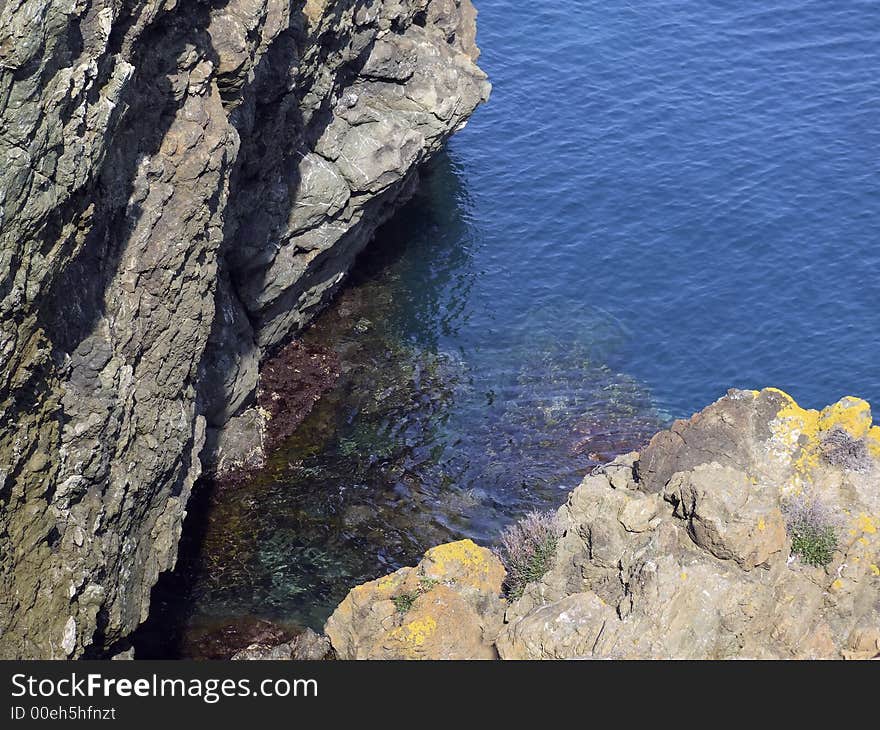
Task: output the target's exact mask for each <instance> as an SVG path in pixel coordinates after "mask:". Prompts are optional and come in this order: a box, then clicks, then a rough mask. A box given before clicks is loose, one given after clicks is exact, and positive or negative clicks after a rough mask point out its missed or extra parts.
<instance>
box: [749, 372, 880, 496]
mask: <svg viewBox="0 0 880 730" xmlns="http://www.w3.org/2000/svg"><path fill="white" fill-rule="evenodd" d="M764 392H767V393H775V394H777V395H779V396H781V397H782V399H783V405H782V407H781V408H780V409H779V410H778V411H777V413H776V418H775V419H774V420H773V421H772V422H771V424H770V428H771V432H772V436H773V438H772V441H773V443H774V445H775V446H776V451H777V453H780V454H782V455H785V456H788V457H789V458H790V459H791V460H792V467H793V469H794V477H793V484H792V486H794V487H795V489H796V490H798V491H799V490H800V488H802V487H803V486H804V485H805V484H806V483H807V482H809V481H811V480H812V476H813V472H814V471H815V470H816V469H817V468H818V467H819V466H820V465H821V464H822V454H823V437H824V436H825V435H826V434H829V433H831V432H832V431H835V430H841V431H844V432H845V433H846V434H848V435H849V436H850V437H852V438H853V439H854V440H856V441H860V440H864V441H865V444H866V446H867V448H868V451H869V453H871V454H872V455H874V456H880V427H877V426H873V427H872V417H871V406H870V404H869V403H868V402H867V401H864V400H862V399H861V398H855V397H853V396H846V397H845V398H841V399H840V400H839V401H838V402H837V403H834V404H832V405H829V406H826V407H825V408H824V409H822V410H821V411H817V410H814V409H812V408H801V407H800V406H799V405H798V404H797V402H796V401H795V399H794V398H792V397H791V396H790V395H789V394H788V393H786V392H785V391H782V390H779V388H766V389H765V391H764Z"/></svg>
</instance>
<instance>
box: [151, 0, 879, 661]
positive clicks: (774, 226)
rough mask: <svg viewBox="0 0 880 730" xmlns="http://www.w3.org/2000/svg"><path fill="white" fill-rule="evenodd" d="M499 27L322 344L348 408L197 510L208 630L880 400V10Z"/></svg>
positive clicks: (196, 554)
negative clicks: (750, 407)
mask: <svg viewBox="0 0 880 730" xmlns="http://www.w3.org/2000/svg"><path fill="white" fill-rule="evenodd" d="M479 8H480V11H481V15H480V21H479V22H480V42H481V46H482V48H483V56H482V59H481V65H482V66H483V68H484V69H486V71H487V72H488V73H489V74H490V77H491V78H492V81H493V83H494V85H495V89H494V92H493V96H492V99H491V101H490V103H489V104H488V105H487V106H486V107H484V108H483V109H481V110H480V111H479V112H478V113H477V114H476V115H475V117H474V118H473V120H472V121H471V123H470V125H469V126H468V127H467V128H466V129H465V130H464V131H462V132H461V133H460V134H459V135H458V136H456V137H455V138H454V140H453V141H452V143H451V144H450V148H449V151H448V153H447V154H444V155H442V156H441V157H440V158H439V159H438V160H436V161H435V163H434V164H433V165H432V166H431V169H430V170H429V172H428V174H427V175H426V177H425V183H424V185H423V187H422V190H421V192H420V193H419V195H418V196H417V197H416V199H415V200H414V201H413V202H412V203H411V204H410V205H409V206H408V207H407V208H406V209H405V210H404V211H403V212H402V213H401V214H400V215H399V216H398V217H397V218H396V219H395V221H394V222H393V223H392V224H390V225H389V226H387V227H386V228H385V229H384V230H383V231H382V232H381V234H380V236H379V237H378V239H377V241H376V242H375V244H374V245H373V246H372V247H371V249H370V250H369V252H368V254H367V255H366V256H365V258H364V260H363V261H362V262H361V265H360V268H359V270H358V272H357V274H356V275H355V276H354V277H353V279H352V282H351V285H350V286H349V288H348V289H347V290H346V291H345V292H344V294H343V295H342V296H341V297H340V299H339V300H338V301H337V302H336V303H335V304H334V305H333V307H331V309H330V310H328V312H327V313H326V314H325V315H323V316H322V317H321V318H320V319H319V320H318V322H317V323H316V324H315V326H314V327H313V328H312V329H311V330H310V331H309V332H308V333H307V335H306V339H307V340H308V341H311V342H314V343H319V344H322V345H326V346H331V347H333V348H334V349H336V350H337V351H338V352H339V353H340V355H341V358H342V362H343V364H344V371H345V372H344V374H343V377H342V378H341V380H340V382H339V384H338V385H337V387H336V388H335V389H334V391H333V392H331V393H330V394H329V395H328V396H327V397H326V398H325V399H324V400H323V401H322V402H321V403H320V404H319V405H318V407H317V408H316V409H315V411H314V412H313V413H312V415H311V416H310V417H309V418H308V419H307V421H306V422H305V423H304V424H303V426H302V428H301V429H300V430H299V432H298V433H297V434H296V435H295V436H294V437H293V438H292V439H291V440H290V441H289V442H288V443H286V444H285V445H284V446H283V447H282V449H281V450H280V451H279V452H278V453H277V454H275V455H274V457H273V459H272V463H271V465H270V468H269V469H268V470H267V472H266V473H265V474H263V475H261V476H260V477H259V478H257V479H255V480H254V482H253V483H252V484H250V485H248V486H247V487H245V488H242V489H238V490H218V489H214V490H211V489H210V488H206V489H205V490H203V493H202V495H201V497H200V498H199V499H200V500H201V502H200V503H199V504H197V505H194V506H195V509H194V512H195V514H196V515H197V517H196V518H195V519H197V521H198V523H199V524H198V527H197V528H196V527H191V526H188V528H187V529H188V531H189V535H190V537H189V540H188V543H187V544H186V545H185V549H184V553H183V558H182V560H181V567H180V569H179V570H178V575H177V577H176V580H177V581H178V582H177V583H176V584H175V585H176V588H175V589H174V590H172V591H170V593H171V594H173V595H171V596H170V597H169V591H166V593H165V595H164V596H159V598H158V600H157V602H156V605H157V606H158V607H159V608H158V609H157V616H162V615H165V616H171V617H172V618H170V619H168V620H169V621H176V622H177V625H182V626H184V628H185V629H186V630H187V631H189V632H190V633H192V632H197V631H198V630H203V629H205V627H210V626H214V625H218V624H222V623H223V622H224V621H228V620H231V619H234V618H238V617H242V616H259V617H264V618H268V619H271V620H273V621H276V622H279V623H284V624H298V625H303V624H307V625H312V626H315V627H320V625H321V623H322V622H323V620H324V618H326V616H327V614H328V612H329V611H330V610H331V609H332V607H333V605H335V603H336V602H338V601H339V600H340V599H341V598H342V597H343V596H344V595H345V592H346V591H347V590H348V589H349V588H350V587H351V586H352V585H354V584H356V583H358V582H361V581H363V580H367V579H370V578H373V577H376V576H378V575H381V574H384V573H386V572H388V571H389V570H391V569H393V568H396V567H398V566H399V565H401V564H405V563H407V562H411V561H412V560H414V559H415V558H416V557H417V556H418V554H419V553H421V551H422V550H423V549H424V548H425V547H426V546H427V545H430V544H433V543H436V542H439V541H442V540H446V539H453V538H456V537H461V536H470V537H474V538H476V539H478V540H481V541H482V542H484V543H490V542H492V540H493V539H494V537H495V535H496V534H497V532H498V530H499V529H500V528H501V527H502V526H503V525H504V524H506V523H508V522H509V521H510V520H512V519H514V518H515V517H516V516H518V515H520V514H522V513H523V512H524V511H527V510H528V509H531V508H534V507H540V508H546V507H548V506H556V505H557V504H558V503H559V502H561V501H562V499H563V498H564V494H565V492H566V490H568V489H570V488H571V487H573V486H574V485H575V484H576V483H577V481H578V480H579V479H580V477H581V476H582V475H583V474H584V472H585V471H587V470H588V469H589V468H590V467H591V466H592V465H593V464H595V463H596V462H597V461H601V460H604V459H606V458H609V457H610V456H612V455H613V454H614V453H616V452H618V451H622V450H627V449H629V448H632V447H633V446H636V445H638V444H639V443H640V442H641V441H642V440H644V438H645V436H646V435H648V434H650V433H652V432H653V431H654V430H656V429H657V428H658V427H659V426H660V425H661V424H662V423H665V422H666V421H667V420H668V419H669V418H671V417H678V416H686V415H688V414H690V413H691V412H693V411H694V410H697V409H699V408H701V407H703V406H704V405H706V404H707V403H709V402H711V401H712V400H714V399H716V398H718V397H719V396H721V395H722V394H723V393H724V392H725V390H726V389H727V388H729V387H760V386H764V385H776V386H778V387H782V388H784V389H786V390H788V391H789V392H791V393H792V394H793V395H794V396H795V397H796V398H797V399H798V400H799V401H801V403H802V404H804V405H809V406H821V405H824V404H825V403H828V402H832V401H834V400H836V399H838V398H839V397H841V396H843V395H846V394H857V395H861V396H863V397H866V398H868V399H869V400H874V401H876V402H877V403H878V404H880V370H878V368H876V367H875V360H876V356H877V350H878V344H877V343H878V340H880V338H878V335H880V323H878V319H877V317H876V316H875V312H876V308H877V305H878V303H880V283H878V278H877V274H876V272H877V271H878V269H880V266H878V264H880V249H878V248H877V246H876V245H875V244H876V241H875V238H876V224H877V222H878V214H880V169H878V168H880V154H878V149H880V145H878V143H880V139H878V136H880V54H878V53H877V48H878V47H880V6H878V5H877V4H876V3H856V2H840V3H834V4H833V5H832V4H829V3H827V2H770V3H768V2H763V3H760V4H759V3H737V4H733V3H718V2H700V3H696V2H687V3H685V2H656V3H635V2H594V3H583V2H575V1H573V0H558V1H557V2H554V3H546V4H539V5H536V4H534V3H532V4H526V5H523V4H518V3H510V2H500V0H482V2H480V3H479ZM160 593H161V591H160ZM163 607H164V608H163ZM163 611H164V612H165V613H164V614H163V613H162V612H163ZM182 651H183V652H184V653H186V649H183V650H182Z"/></svg>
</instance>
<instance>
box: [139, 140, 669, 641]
mask: <svg viewBox="0 0 880 730" xmlns="http://www.w3.org/2000/svg"><path fill="white" fill-rule="evenodd" d="M423 178H424V179H423V182H422V187H421V189H420V191H419V192H418V193H417V194H416V196H415V198H414V199H413V200H412V201H411V202H410V203H409V204H408V205H407V206H406V207H405V208H404V209H403V210H402V211H401V213H400V214H398V215H397V216H396V217H395V218H394V220H393V221H392V222H390V223H389V224H387V225H386V226H385V227H384V228H383V229H382V230H381V232H380V234H379V235H378V236H377V239H376V241H374V242H373V243H372V244H371V245H370V246H369V247H368V249H367V251H366V252H365V253H364V254H363V255H362V257H361V259H360V260H359V262H358V264H357V266H356V267H355V272H354V273H353V274H352V277H351V279H350V281H349V283H348V285H347V286H346V287H345V288H344V289H343V291H342V292H341V293H340V294H339V295H338V296H337V298H336V300H335V301H334V302H333V303H332V304H331V305H330V307H329V308H328V309H327V310H325V311H324V312H323V313H322V314H321V315H320V316H319V317H318V318H317V320H316V321H315V322H314V324H313V325H312V326H311V327H310V328H309V329H308V330H307V331H306V332H305V333H304V334H303V335H302V337H301V338H300V340H299V342H300V344H301V345H302V346H303V347H304V348H305V349H306V350H314V351H330V352H332V353H334V354H335V360H336V363H335V364H336V367H337V368H338V377H337V378H336V380H335V382H334V383H333V384H332V385H331V386H330V388H329V390H328V391H327V392H326V393H325V394H324V395H323V396H322V397H321V398H320V399H319V400H318V401H317V402H316V404H315V405H314V407H313V408H312V409H311V411H310V412H309V413H308V415H307V416H306V417H305V419H304V420H303V421H302V422H301V423H300V425H299V426H298V427H297V428H296V430H295V431H294V433H293V434H292V435H290V436H289V437H288V438H286V439H285V440H283V441H282V442H280V443H279V444H277V446H276V448H275V449H274V450H273V451H272V452H271V453H270V454H269V457H268V460H267V464H266V467H265V469H263V470H261V471H259V472H255V473H252V474H249V475H248V476H247V477H246V478H244V479H242V480H240V481H238V482H236V483H234V484H228V483H224V484H221V483H214V482H210V481H207V480H203V482H202V483H200V485H199V486H198V488H197V489H196V491H195V492H194V495H193V498H192V501H191V504H190V508H189V517H188V518H187V524H186V526H185V529H184V536H183V539H182V542H181V547H180V558H179V561H178V566H177V569H176V570H175V571H174V572H173V573H171V574H169V575H167V576H164V577H163V578H162V579H161V581H160V583H159V585H158V586H157V588H156V589H155V590H154V596H153V610H152V613H151V617H150V620H149V621H148V622H147V624H146V625H145V626H144V627H142V629H141V630H140V631H139V633H138V636H137V637H136V640H135V643H136V646H137V650H138V655H139V656H142V657H144V658H147V657H149V656H169V655H176V656H183V657H197V658H198V657H202V658H221V657H223V656H228V655H229V654H231V653H232V652H234V650H236V649H238V648H242V646H243V645H246V644H247V643H249V642H250V641H253V640H257V639H260V638H265V637H266V636H269V637H271V638H273V639H278V640H279V641H280V640H282V639H283V638H284V636H287V635H290V634H293V633H295V632H297V631H299V630H301V629H302V628H305V627H310V628H313V629H316V630H320V629H321V628H322V626H323V623H324V621H325V620H326V619H327V617H328V616H329V614H330V613H331V612H332V610H333V608H334V607H335V606H336V605H337V604H338V603H339V602H340V601H341V600H342V599H343V598H344V597H345V595H346V593H347V592H348V590H349V589H351V588H352V587H353V586H355V585H357V584H359V583H362V582H364V581H367V580H371V579H373V578H376V577H379V576H381V575H384V574H386V573H389V572H391V571H393V570H395V569H397V568H399V567H402V566H404V565H408V564H414V563H416V562H418V559H419V557H420V556H421V555H422V553H423V552H424V551H425V550H426V549H427V548H429V547H431V546H432V545H436V544H439V543H443V542H448V541H451V540H456V539H460V538H463V537H468V538H471V539H474V540H476V541H477V542H479V543H481V544H485V545H492V544H494V543H495V542H496V540H497V538H498V535H499V533H500V532H501V530H502V529H503V527H505V526H506V525H507V524H509V523H510V522H511V521H513V520H514V519H516V518H518V517H520V516H521V515H523V514H525V513H526V512H528V511H530V510H533V509H535V508H536V507H539V508H541V507H543V508H546V509H549V508H555V507H557V506H558V505H559V504H560V503H561V502H562V501H563V500H564V498H565V494H566V493H567V491H568V490H570V489H572V488H573V487H574V486H576V485H577V483H578V482H579V481H580V479H581V478H582V477H583V475H584V474H585V473H586V472H588V471H589V470H590V469H591V468H592V467H593V466H595V465H596V464H598V463H601V462H604V461H606V460H608V459H610V458H612V457H613V456H615V455H616V454H619V453H624V452H626V451H630V450H632V449H634V448H637V447H638V446H640V445H641V444H642V443H644V442H645V441H646V440H647V439H648V438H649V437H650V436H651V435H652V434H653V433H654V432H656V431H657V430H658V428H660V427H661V426H662V425H663V423H664V418H663V417H662V416H661V414H659V413H658V412H657V411H656V410H655V409H654V408H653V406H652V402H651V398H650V395H649V394H648V393H647V392H646V390H645V389H644V387H642V386H641V385H640V384H639V383H637V382H636V381H634V380H633V379H631V378H628V377H627V376H626V375H624V374H621V373H617V372H615V371H613V370H612V369H611V368H609V367H608V366H607V365H606V364H604V362H603V360H602V359H601V352H597V350H596V348H591V347H589V346H588V345H587V344H585V342H584V340H583V339H580V340H579V339H573V340H571V341H559V340H558V339H557V338H556V337H553V336H550V335H549V334H546V333H545V334H542V332H541V330H540V329H536V330H535V332H534V334H533V335H531V336H529V337H528V338H527V339H525V340H523V341H521V342H519V343H501V342H499V341H497V340H493V338H491V337H485V338H478V339H477V340H476V341H473V342H466V341H465V340H464V339H463V338H462V336H461V335H462V332H461V331H462V330H467V320H468V316H469V313H470V312H469V306H470V305H469V302H468V293H469V289H470V287H471V286H472V285H473V282H474V280H475V278H476V277H477V276H479V272H478V271H477V270H475V267H474V262H473V257H472V256H471V255H470V251H469V245H468V244H469V242H468V240H467V225H466V219H467V216H468V204H469V201H468V196H467V192H466V190H464V189H463V187H462V182H461V178H460V175H459V173H458V169H457V166H456V164H455V163H454V161H453V159H452V158H451V157H450V156H448V155H445V154H444V155H442V156H441V157H440V158H439V159H438V160H437V161H436V162H435V163H433V164H432V165H431V166H430V168H429V169H428V170H427V171H426V172H425V174H424V176H423ZM438 200H439V201H441V203H440V204H438ZM413 231H416V235H413ZM470 243H472V242H470ZM611 334H612V335H613V333H611ZM591 341H592V342H593V343H596V344H597V345H598V346H600V348H601V347H605V346H608V343H607V342H605V343H602V342H599V341H597V340H596V335H595V332H594V333H592V335H591Z"/></svg>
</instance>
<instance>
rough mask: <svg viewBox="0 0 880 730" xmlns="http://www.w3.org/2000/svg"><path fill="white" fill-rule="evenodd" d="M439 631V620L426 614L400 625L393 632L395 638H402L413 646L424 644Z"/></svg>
mask: <svg viewBox="0 0 880 730" xmlns="http://www.w3.org/2000/svg"><path fill="white" fill-rule="evenodd" d="M436 631H437V621H436V620H435V619H434V617H433V616H425V617H424V618H419V619H416V620H415V621H410V622H409V623H405V624H404V625H403V626H399V627H398V628H396V629H394V631H392V632H391V636H392V637H394V638H395V639H402V640H403V641H404V642H406V643H407V644H412V645H413V646H424V644H425V642H426V641H427V640H428V639H429V638H430V637H431V636H432V635H433V634H434V633H435V632H436Z"/></svg>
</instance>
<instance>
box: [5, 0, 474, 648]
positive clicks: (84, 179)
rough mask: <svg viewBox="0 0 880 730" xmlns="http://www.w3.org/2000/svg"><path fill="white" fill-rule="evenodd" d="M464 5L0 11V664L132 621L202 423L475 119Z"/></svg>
mask: <svg viewBox="0 0 880 730" xmlns="http://www.w3.org/2000/svg"><path fill="white" fill-rule="evenodd" d="M474 22H475V13H474V10H473V7H472V6H471V3H470V0H335V1H328V0H305V1H303V0H299V1H294V2H290V1H289V0H288V1H284V0H187V1H186V2H178V1H177V0H131V1H130V2H122V0H70V1H69V2H56V1H54V0H0V164H2V169H3V176H2V182H0V277H2V278H0V321H2V324H0V656H2V657H76V656H81V655H83V654H85V653H89V652H91V651H94V652H96V653H100V652H101V651H103V650H105V649H107V648H108V647H111V646H112V645H113V644H114V643H115V642H117V641H118V640H119V639H121V638H123V637H125V636H126V635H127V634H128V633H129V632H131V631H132V630H133V629H134V628H135V627H136V626H137V625H138V623H139V622H140V621H142V620H143V619H144V618H145V617H146V615H147V610H148V599H149V593H150V588H151V587H152V585H153V584H154V583H155V581H156V578H157V576H158V574H159V572H160V571H163V570H167V569H168V568H170V567H171V566H172V565H173V564H174V561H175V556H176V546H177V539H178V536H179V533H180V529H181V522H182V520H183V516H184V514H185V508H186V503H187V498H188V496H189V493H190V489H191V487H192V485H193V482H194V481H195V479H196V478H197V477H198V476H199V473H200V470H201V468H202V462H203V460H204V459H205V458H206V452H204V451H203V446H204V444H205V442H206V439H208V442H209V449H208V452H207V458H214V457H213V455H212V454H211V453H210V451H211V450H213V449H216V448H217V444H218V443H220V444H222V443H240V442H241V439H231V440H230V439H227V440H226V441H225V442H224V440H223V439H222V438H221V437H220V435H219V434H220V432H221V429H222V427H223V426H224V424H226V423H227V422H228V421H229V420H230V419H231V418H233V417H240V418H241V419H242V424H245V425H250V426H251V427H252V429H254V433H258V431H259V426H260V418H259V417H258V415H259V414H256V415H255V412H254V411H248V408H249V407H250V406H251V405H252V404H253V403H254V400H255V390H256V387H257V375H258V373H257V366H258V363H259V360H260V358H261V357H262V356H263V355H264V354H266V353H267V352H268V351H269V350H271V348H273V346H275V345H277V344H279V343H280V342H281V341H282V340H283V339H284V338H285V337H287V336H288V335H290V334H291V333H293V332H296V331H297V330H298V329H299V328H301V327H302V326H303V325H304V324H305V323H306V322H307V321H308V319H309V317H311V316H312V315H313V314H314V312H315V311H316V309H317V308H319V307H320V306H321V305H322V304H323V303H324V302H325V301H326V299H327V297H328V296H329V295H330V294H331V293H332V292H333V290H334V289H335V288H336V287H338V286H339V284H340V281H341V280H342V278H343V276H344V274H345V272H346V271H347V269H348V268H349V266H350V265H351V263H352V260H353V259H354V257H355V256H356V254H357V253H358V252H359V251H360V250H361V249H362V247H363V246H364V245H365V244H366V242H367V241H368V239H369V237H370V236H371V235H372V233H373V231H374V230H375V228H376V226H377V225H378V224H379V223H381V222H382V221H383V220H384V219H385V218H386V217H387V216H388V215H389V214H390V213H391V212H392V211H393V210H394V207H395V205H397V204H398V203H399V202H400V201H401V200H402V199H403V198H404V197H406V195H407V194H408V193H410V192H411V191H412V189H413V186H414V185H415V184H416V174H417V173H416V168H417V166H418V164H419V163H420V162H421V161H423V160H424V159H425V158H426V157H427V156H428V155H430V154H431V153H432V152H433V151H435V150H436V149H438V148H439V147H440V145H442V143H443V142H444V140H445V139H446V138H447V137H448V136H449V135H450V134H451V133H453V132H454V131H455V130H457V129H459V128H460V127H461V126H462V125H463V124H464V122H465V121H466V119H467V117H468V115H469V114H470V113H471V112H472V111H473V109H474V108H475V107H476V106H477V105H478V104H479V103H480V102H481V101H483V100H484V99H485V98H486V96H487V94H488V89H489V87H488V84H487V82H486V80H485V76H484V75H483V74H482V72H480V71H479V69H478V68H477V67H476V65H475V60H476V56H477V49H476V46H475V45H474Z"/></svg>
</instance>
